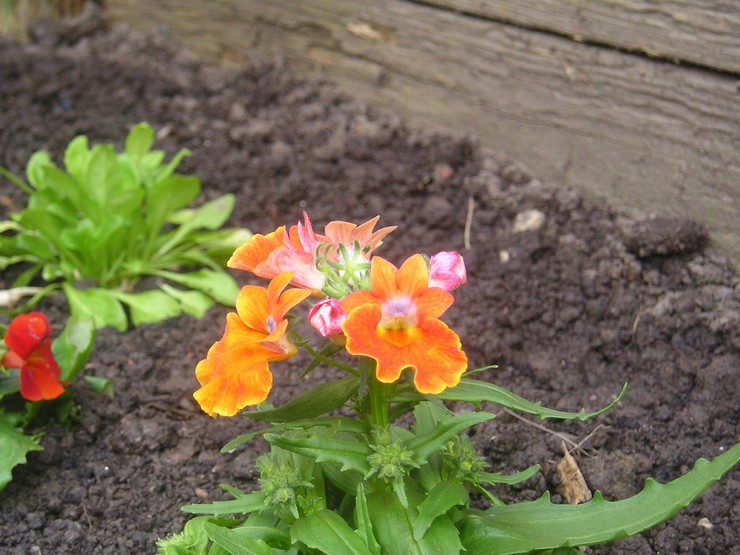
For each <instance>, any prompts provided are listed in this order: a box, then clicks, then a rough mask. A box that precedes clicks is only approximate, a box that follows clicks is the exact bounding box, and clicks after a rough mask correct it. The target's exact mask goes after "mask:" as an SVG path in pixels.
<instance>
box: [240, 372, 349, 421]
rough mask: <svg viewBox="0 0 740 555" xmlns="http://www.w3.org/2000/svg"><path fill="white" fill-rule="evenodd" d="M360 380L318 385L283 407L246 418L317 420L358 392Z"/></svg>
mask: <svg viewBox="0 0 740 555" xmlns="http://www.w3.org/2000/svg"><path fill="white" fill-rule="evenodd" d="M359 385H360V379H359V378H356V377H348V378H343V379H341V380H338V381H331V382H326V383H322V384H320V385H317V386H316V387H314V388H312V389H310V390H308V391H306V392H305V393H302V394H300V395H298V396H297V397H294V398H293V399H291V400H290V401H288V402H287V403H285V404H284V405H283V406H281V407H279V408H276V409H272V410H264V411H250V412H245V413H244V414H245V416H247V417H249V418H251V419H252V420H257V421H261V422H293V421H295V420H303V419H306V418H315V417H317V416H321V415H323V414H326V413H329V412H331V411H333V410H334V409H337V408H339V407H341V406H343V405H344V403H346V402H347V400H348V399H349V398H350V397H352V395H353V394H354V393H355V392H356V391H357V388H358V387H359Z"/></svg>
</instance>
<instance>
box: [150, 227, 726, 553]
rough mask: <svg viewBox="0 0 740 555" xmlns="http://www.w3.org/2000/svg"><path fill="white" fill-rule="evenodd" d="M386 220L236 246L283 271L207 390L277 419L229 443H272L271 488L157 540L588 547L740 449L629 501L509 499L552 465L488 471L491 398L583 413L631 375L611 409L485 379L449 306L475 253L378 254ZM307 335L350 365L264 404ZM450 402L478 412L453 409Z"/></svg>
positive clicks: (235, 321)
mask: <svg viewBox="0 0 740 555" xmlns="http://www.w3.org/2000/svg"><path fill="white" fill-rule="evenodd" d="M377 221H378V218H374V219H372V220H370V221H369V222H366V223H364V224H362V225H359V226H357V225H354V224H350V223H346V222H331V223H330V224H328V225H327V226H326V229H325V232H324V234H317V233H315V232H314V230H313V227H312V225H311V222H310V220H309V218H308V216H307V215H304V220H303V222H302V223H298V224H296V225H295V226H292V227H291V228H290V229H289V230H287V231H286V230H285V228H284V227H280V228H278V229H277V230H275V231H274V232H272V233H269V234H268V235H254V236H253V237H252V238H251V239H250V240H249V241H248V242H247V243H245V244H244V245H243V246H241V247H239V248H238V249H237V250H236V251H235V252H234V254H233V256H232V257H231V259H230V260H229V262H228V266H229V267H231V268H237V269H243V270H246V271H249V272H252V273H254V274H255V275H257V276H259V277H262V278H265V279H268V280H270V281H269V283H268V284H267V286H266V287H262V286H254V285H247V286H245V287H243V288H242V289H241V291H240V293H239V295H238V297H237V301H236V312H235V313H230V314H228V315H227V318H226V328H225V331H224V334H223V337H222V338H221V339H220V340H219V341H217V342H216V343H215V344H214V345H213V347H211V349H210V350H209V351H208V354H207V356H206V358H205V359H204V360H202V361H201V362H200V363H199V364H198V365H197V367H196V377H197V379H198V381H199V383H200V388H199V389H198V390H197V391H196V392H195V394H194V396H195V399H196V400H197V402H198V403H199V404H200V406H201V407H202V409H203V410H204V411H205V412H206V413H208V414H210V415H211V416H214V417H215V416H233V415H235V414H236V413H237V412H239V411H241V410H243V409H244V408H246V407H250V406H256V410H251V411H246V412H244V415H245V416H246V417H248V418H250V419H252V420H254V421H257V422H263V423H265V427H263V428H262V429H261V430H259V431H257V432H251V433H248V434H245V435H241V436H239V437H237V438H235V439H234V440H233V441H231V442H230V443H229V444H228V445H226V446H225V447H224V451H227V452H228V451H231V450H233V449H235V448H237V447H238V446H240V445H242V444H244V443H246V442H248V441H251V440H252V439H254V438H255V437H257V436H262V437H263V438H264V439H265V440H266V441H267V443H268V444H269V446H270V450H269V452H268V453H266V454H264V455H261V456H260V457H259V458H258V459H257V464H256V466H257V470H258V471H259V480H258V482H259V488H257V489H256V490H255V491H252V492H249V493H245V492H242V491H240V490H238V489H237V488H234V487H232V486H223V487H224V489H225V490H226V491H227V492H228V493H229V494H231V495H232V496H233V499H231V500H226V501H216V502H214V503H210V504H198V505H189V506H187V507H184V509H183V510H185V511H186V512H189V513H193V514H197V515H201V516H198V517H196V518H194V519H192V520H191V521H190V522H188V523H187V524H186V526H185V528H184V530H183V532H182V533H180V534H176V535H174V536H172V537H170V538H168V539H163V540H160V541H159V542H158V545H159V549H160V553H164V554H167V555H169V554H180V555H183V554H212V555H214V554H222V553H231V554H243V553H244V554H246V553H258V554H276V553H286V554H299V553H326V554H329V555H344V554H347V553H352V554H359V555H381V554H391V555H396V554H399V555H401V554H403V555H405V554H408V553H418V554H430V555H431V554H435V555H437V554H440V553H444V554H449V553H462V552H465V553H468V554H474V555H475V554H479V555H488V554H497V553H498V554H503V553H529V552H549V553H555V552H557V553H580V551H578V549H577V547H578V546H585V545H593V544H598V543H604V542H608V541H612V540H615V539H619V538H623V537H625V536H628V535H632V534H636V533H639V532H641V531H643V530H645V529H647V528H649V527H651V526H653V525H655V524H658V523H659V522H662V521H663V520H665V519H667V518H669V517H670V516H672V515H673V514H675V513H676V512H677V511H678V510H680V509H681V508H683V507H685V506H686V505H687V504H688V503H690V502H691V501H692V500H693V499H694V498H695V497H697V496H698V495H699V494H700V493H701V492H702V491H704V489H706V488H707V487H709V485H711V484H712V483H714V482H715V481H716V480H718V479H719V478H720V477H721V476H722V475H723V473H724V472H726V471H727V470H729V469H730V468H732V467H733V466H734V465H735V464H736V463H737V461H738V459H739V458H740V445H735V446H734V447H733V448H732V449H730V450H729V451H728V452H727V453H725V454H723V455H720V456H718V457H716V458H715V459H714V460H712V461H711V462H709V461H706V460H703V459H701V460H700V461H699V462H697V464H696V465H695V467H694V468H693V470H691V471H690V472H689V473H687V474H686V475H684V476H682V477H680V478H678V479H676V480H674V481H673V482H670V483H668V484H665V485H661V484H658V483H657V482H654V481H652V480H648V482H647V483H646V485H645V488H644V490H643V491H642V492H641V493H639V494H638V495H636V496H634V497H632V498H630V499H626V500H623V501H618V502H607V501H605V500H604V499H603V498H602V496H601V495H600V494H599V493H598V492H596V493H595V494H594V496H593V499H592V500H591V501H589V502H586V503H583V504H581V505H556V504H553V503H551V502H550V501H549V496H548V494H547V493H546V494H545V495H544V496H543V497H542V498H540V499H538V500H536V501H527V502H522V503H517V504H511V505H506V504H504V503H503V502H502V501H501V500H500V499H498V498H497V497H496V496H495V495H494V494H493V493H492V492H491V491H490V489H489V488H490V486H493V485H496V484H516V483H518V482H522V481H525V480H527V479H529V478H531V477H532V476H533V475H534V474H536V473H537V472H538V470H539V465H535V466H533V467H531V468H528V469H524V470H520V471H519V472H515V473H513V474H500V473H493V472H489V471H488V470H487V466H488V465H487V462H486V460H485V459H484V458H483V457H481V456H480V455H479V454H478V451H477V449H476V447H475V445H474V444H473V442H472V441H471V439H470V437H469V435H468V434H467V433H466V431H467V430H468V429H470V428H472V427H474V426H475V425H477V424H480V423H482V422H485V421H487V420H490V419H491V418H493V417H494V414H493V413H490V412H487V411H484V410H481V406H482V405H483V404H484V403H489V404H494V405H499V406H503V407H507V408H509V409H513V410H518V411H522V412H525V413H529V414H533V415H536V416H539V417H540V418H543V419H544V418H553V419H579V420H585V419H588V418H592V417H595V416H598V415H600V414H602V413H604V412H605V411H608V410H609V409H611V408H612V407H614V406H615V405H616V404H617V403H618V402H619V401H620V400H621V399H622V396H623V395H624V392H625V388H623V390H622V392H621V393H620V394H619V395H618V396H617V397H616V399H615V400H614V401H613V402H612V403H611V404H609V405H608V406H607V407H605V408H603V409H601V410H599V411H596V412H593V413H586V412H585V411H584V410H581V411H580V412H576V413H569V412H563V411H558V410H553V409H549V408H545V407H543V406H541V405H540V404H539V403H533V402H530V401H527V400H525V399H523V398H521V397H519V396H517V395H515V394H513V393H511V392H509V391H507V390H506V389H504V388H502V387H500V386H498V385H495V384H492V383H489V382H487V381H482V380H478V379H476V378H474V377H473V376H475V375H477V374H478V373H479V372H482V371H483V370H486V369H488V368H482V369H478V370H469V369H468V359H467V356H466V354H465V352H464V350H463V348H462V345H461V342H460V338H459V337H458V335H457V334H456V333H455V331H454V330H452V329H451V328H449V327H448V326H447V324H445V323H444V322H443V321H442V317H443V316H444V313H445V311H446V310H447V309H448V308H449V307H450V306H451V305H452V304H453V302H454V296H453V294H452V292H453V291H454V290H455V289H456V288H457V287H459V286H461V285H463V284H465V282H466V281H467V274H466V271H465V264H464V261H463V258H462V257H461V256H460V255H459V254H458V253H454V252H441V253H438V254H436V255H434V256H432V257H430V258H427V257H425V256H423V255H421V254H412V255H411V256H409V257H408V258H407V259H406V260H405V261H403V262H402V264H401V265H400V266H398V267H397V266H395V265H394V264H392V263H391V262H389V261H387V260H385V259H384V258H381V257H379V256H376V255H375V254H374V251H375V249H376V248H377V247H379V246H380V244H381V243H382V240H383V239H384V238H385V237H386V236H387V235H388V234H389V233H390V232H391V231H392V230H393V229H394V228H392V227H386V228H382V229H379V230H377V231H374V228H375V225H376V224H377ZM291 285H293V286H294V287H290V286H291ZM302 304H307V305H309V306H308V307H307V308H308V311H307V312H308V321H309V323H310V324H311V326H312V327H313V328H314V329H315V330H316V331H317V332H318V334H319V335H320V336H323V338H325V339H324V340H323V343H322V345H321V347H320V348H314V347H312V346H311V342H310V341H309V340H308V339H307V338H304V337H302V336H301V335H300V334H299V333H298V331H297V330H296V328H295V327H294V325H293V322H294V317H293V316H291V314H292V313H294V312H295V311H296V310H298V309H299V308H300V307H301V305H302ZM299 348H301V349H303V350H305V351H306V352H307V353H308V354H309V355H310V357H311V359H312V360H311V362H310V363H309V365H308V367H307V369H306V371H305V372H304V373H303V374H302V376H303V375H305V374H307V373H308V372H311V371H313V370H315V369H316V368H319V367H322V368H328V367H331V368H333V369H334V370H333V371H332V372H331V376H335V375H336V374H340V375H343V377H338V378H335V379H330V380H328V381H326V382H324V383H321V384H320V385H317V386H315V387H314V388H313V389H310V390H308V391H306V392H305V393H302V394H300V395H298V396H297V397H295V398H293V399H291V400H289V401H288V402H287V403H285V404H284V405H282V406H280V407H277V408H273V407H271V406H270V405H268V404H267V403H265V400H266V399H267V397H268V396H269V393H270V390H271V388H272V374H271V371H270V365H271V364H273V363H276V362H279V361H283V360H286V359H287V358H289V357H291V356H293V355H294V354H296V353H297V352H298V349H299ZM341 353H344V354H343V355H342V354H341ZM347 360H349V362H347ZM491 368H492V367H491ZM447 402H462V403H468V404H471V405H472V406H473V410H467V409H466V410H465V411H463V412H455V411H454V410H452V409H451V408H450V407H449V406H448V405H447V404H446V403H447ZM472 498H477V499H478V501H476V502H475V503H473V501H472V500H471V499H472Z"/></svg>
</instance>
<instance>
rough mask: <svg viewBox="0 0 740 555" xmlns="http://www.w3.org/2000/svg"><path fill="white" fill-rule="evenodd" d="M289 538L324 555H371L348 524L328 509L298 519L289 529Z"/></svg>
mask: <svg viewBox="0 0 740 555" xmlns="http://www.w3.org/2000/svg"><path fill="white" fill-rule="evenodd" d="M290 537H291V539H292V540H293V542H301V543H302V544H304V545H305V546H306V547H308V548H309V549H317V550H319V551H320V552H321V553H325V554H326V555H373V553H372V551H370V549H368V547H367V546H366V545H365V542H364V541H363V540H362V538H360V536H358V535H357V534H356V533H355V531H354V530H352V528H351V527H350V526H349V524H347V522H346V521H345V520H344V519H343V518H342V517H341V516H339V515H338V514H337V513H335V512H334V511H330V510H328V509H323V510H321V511H316V512H315V513H311V514H310V515H307V516H304V517H301V518H299V519H298V520H297V521H296V522H295V523H294V524H293V526H291V528H290Z"/></svg>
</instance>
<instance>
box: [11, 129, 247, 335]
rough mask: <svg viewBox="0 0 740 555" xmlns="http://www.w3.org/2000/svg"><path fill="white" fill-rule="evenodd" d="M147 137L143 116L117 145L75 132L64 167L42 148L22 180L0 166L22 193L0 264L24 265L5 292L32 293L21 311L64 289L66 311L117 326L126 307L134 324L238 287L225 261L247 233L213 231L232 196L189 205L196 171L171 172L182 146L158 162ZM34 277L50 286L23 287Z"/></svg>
mask: <svg viewBox="0 0 740 555" xmlns="http://www.w3.org/2000/svg"><path fill="white" fill-rule="evenodd" d="M153 144H154V130H153V129H152V127H151V126H149V125H148V124H146V123H140V124H138V125H136V126H135V127H134V128H133V129H132V130H131V132H130V133H129V134H128V136H127V137H126V141H125V148H124V151H123V152H120V153H119V152H116V150H115V148H114V147H113V146H112V145H95V146H93V147H92V148H90V147H89V145H88V139H87V137H86V136H84V135H80V136H78V137H75V138H74V139H73V140H72V141H71V142H70V144H69V146H68V147H67V149H66V151H65V153H64V169H62V168H60V167H58V166H57V165H56V164H55V163H54V162H53V161H52V160H51V157H50V156H49V154H48V153H47V152H45V151H39V152H36V153H34V154H33V155H32V156H31V158H30V160H29V162H28V166H27V169H26V175H27V178H28V183H25V182H24V181H22V180H21V179H19V178H18V177H16V176H14V175H12V174H11V173H10V172H8V171H7V170H6V169H4V168H1V167H0V174H2V175H3V176H5V177H6V178H7V179H9V180H10V181H11V182H13V183H15V184H16V185H17V186H18V187H20V188H21V189H23V190H24V191H25V192H26V193H27V194H28V205H27V207H26V208H25V209H23V210H21V211H20V212H17V213H14V214H12V215H11V219H10V220H8V221H5V222H0V269H5V268H7V267H8V266H11V265H14V264H18V263H24V264H25V265H26V267H25V269H24V271H23V272H22V273H20V275H19V276H18V278H17V279H16V281H15V283H14V284H13V289H12V290H11V291H10V292H6V293H7V294H11V293H12V292H13V291H15V292H21V293H30V294H32V295H33V296H32V298H31V300H30V301H29V302H28V303H26V304H25V305H22V306H21V309H27V308H28V307H29V306H31V305H33V304H34V303H36V302H37V301H38V300H39V299H40V298H41V297H43V296H44V295H46V294H48V293H50V292H51V291H54V290H56V289H59V288H60V287H61V288H62V289H63V291H64V293H65V294H66V296H67V299H68V301H69V304H70V308H71V311H72V313H73V314H77V315H82V316H92V317H94V319H95V321H96V324H97V325H98V327H102V326H113V327H115V328H116V329H118V330H121V331H122V330H125V329H126V327H127V325H128V320H127V314H126V312H125V310H124V306H125V307H127V308H128V309H129V313H130V318H131V321H132V323H133V324H134V325H138V324H142V323H152V322H159V321H162V320H165V319H167V318H170V317H172V316H176V315H178V314H180V313H182V312H185V313H188V314H191V315H194V316H201V315H202V314H203V313H204V312H205V311H206V310H207V309H208V308H209V307H210V306H211V305H212V304H213V303H214V302H220V303H224V304H232V303H233V302H234V299H235V298H236V294H237V291H238V286H237V285H236V282H235V281H234V280H233V278H231V277H230V276H229V275H228V274H227V273H226V272H225V271H224V269H223V264H224V262H225V260H226V257H227V256H228V255H229V254H230V253H231V251H232V250H233V249H234V247H235V245H238V244H240V243H241V242H243V241H244V240H245V239H246V238H247V237H249V235H250V234H249V233H248V232H246V231H244V230H234V229H220V228H221V227H222V226H223V224H224V223H225V222H226V220H227V218H228V217H229V215H230V214H231V211H232V209H233V206H234V197H233V195H223V196H221V197H219V198H216V199H214V200H212V201H210V202H206V203H205V204H203V205H201V206H199V207H198V208H187V207H188V205H189V204H190V203H191V202H193V201H194V200H195V199H196V198H197V197H198V195H199V194H200V191H201V183H200V181H199V180H198V178H197V177H195V176H185V175H181V174H178V173H176V172H175V170H176V168H177V166H178V165H179V164H180V162H181V161H182V159H183V158H184V157H186V156H188V155H189V154H190V153H189V151H188V150H181V151H180V152H178V153H177V155H175V157H174V158H173V159H172V160H170V161H169V162H166V163H165V155H164V153H163V152H162V151H157V150H152V146H153ZM193 268H197V269H195V270H194V271H192V269H193ZM184 269H190V270H191V271H189V272H187V273H184V272H183V270H184ZM37 276H40V277H41V279H42V280H43V281H44V282H46V284H47V285H46V286H45V287H40V288H38V289H27V287H28V285H29V284H30V283H31V282H32V280H33V279H34V278H36V277H37ZM143 278H149V279H148V280H147V281H146V283H144V282H142V280H143ZM24 288H26V289H24ZM140 289H145V290H144V291H140Z"/></svg>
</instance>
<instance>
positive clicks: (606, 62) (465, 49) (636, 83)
mask: <svg viewBox="0 0 740 555" xmlns="http://www.w3.org/2000/svg"><path fill="white" fill-rule="evenodd" d="M107 5H108V10H109V13H110V14H111V17H112V18H113V19H114V20H123V21H127V22H129V23H130V24H132V25H133V26H134V27H139V28H151V27H153V26H157V27H159V28H161V29H167V30H169V32H170V33H171V36H172V37H173V40H177V41H179V42H180V43H181V44H183V45H184V46H186V47H188V48H191V49H194V50H197V51H199V52H200V53H203V54H206V55H210V56H211V57H214V58H218V57H221V58H224V57H227V58H233V57H234V56H238V55H239V54H240V53H242V52H243V51H244V50H245V49H246V48H250V49H257V51H259V52H261V53H264V54H270V53H273V54H280V55H282V56H284V57H285V58H286V59H287V60H288V61H289V62H290V63H292V65H293V66H294V67H295V68H296V69H297V71H298V72H299V73H302V74H304V75H307V74H308V75H310V74H313V73H317V72H321V73H323V74H325V75H328V76H329V77H330V78H331V79H332V80H334V81H335V82H336V83H337V84H338V85H339V86H340V87H341V88H342V89H343V90H346V91H348V92H350V93H352V94H356V95H359V96H362V97H366V98H368V99H369V100H371V101H372V102H374V103H376V104H377V105H379V106H385V107H390V108H392V109H394V110H396V111H397V112H399V113H401V114H402V115H404V116H405V117H406V118H407V119H408V121H409V122H410V123H411V124H414V125H419V126H424V127H427V128H433V129H438V130H441V131H445V132H448V133H453V134H460V135H462V134H470V135H472V136H474V137H477V138H478V139H479V141H480V144H481V146H482V147H483V148H484V149H495V150H503V151H506V152H508V153H509V154H510V155H511V156H512V157H513V158H514V159H517V160H520V161H522V160H523V161H527V162H528V163H529V164H530V170H532V171H533V172H534V173H535V174H536V175H538V176H540V177H542V178H543V179H545V180H547V181H549V182H553V183H560V184H565V185H571V186H576V187H579V188H581V189H583V190H585V191H588V192H590V193H592V194H596V195H604V196H606V197H607V198H609V199H610V201H611V202H613V203H614V204H615V205H616V206H619V207H621V208H623V209H625V210H626V211H627V212H629V213H632V214H634V215H648V214H650V213H658V214H662V215H681V216H688V217H691V218H694V219H696V220H697V221H699V222H702V223H704V224H706V225H707V226H708V227H709V228H710V229H711V232H712V238H713V239H714V240H715V241H716V243H717V244H718V245H720V246H721V247H722V248H723V249H724V250H725V251H726V252H728V253H729V254H730V255H731V256H732V257H733V258H734V260H735V261H740V228H739V226H738V223H737V222H738V221H739V220H740V210H739V208H740V89H739V88H738V87H739V86H740V81H739V80H738V79H737V78H736V77H734V76H732V75H731V74H728V73H726V72H724V73H722V72H713V71H711V70H708V69H702V68H697V67H685V66H680V65H674V64H671V63H667V62H665V61H659V60H651V59H649V58H647V57H645V56H641V55H632V54H629V53H626V52H622V51H619V50H615V49H612V48H608V47H605V46H598V45H593V44H582V43H578V42H577V41H573V40H569V39H568V38H566V37H563V36H558V35H554V34H551V33H544V32H537V31H532V30H529V29H524V28H521V27H519V26H513V25H509V24H507V23H505V22H499V21H493V20H490V19H484V18H478V17H472V16H470V15H465V14H460V13H458V12H453V11H450V10H447V9H440V8H438V7H434V6H428V5H422V4H418V3H413V2H409V1H407V0H377V1H374V2H362V1H359V0H353V1H348V0H344V1H340V0H281V1H280V2H272V1H270V0H214V1H211V2H200V1H198V0H178V1H175V0H160V1H158V2H149V1H148V0H108V2H107Z"/></svg>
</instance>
